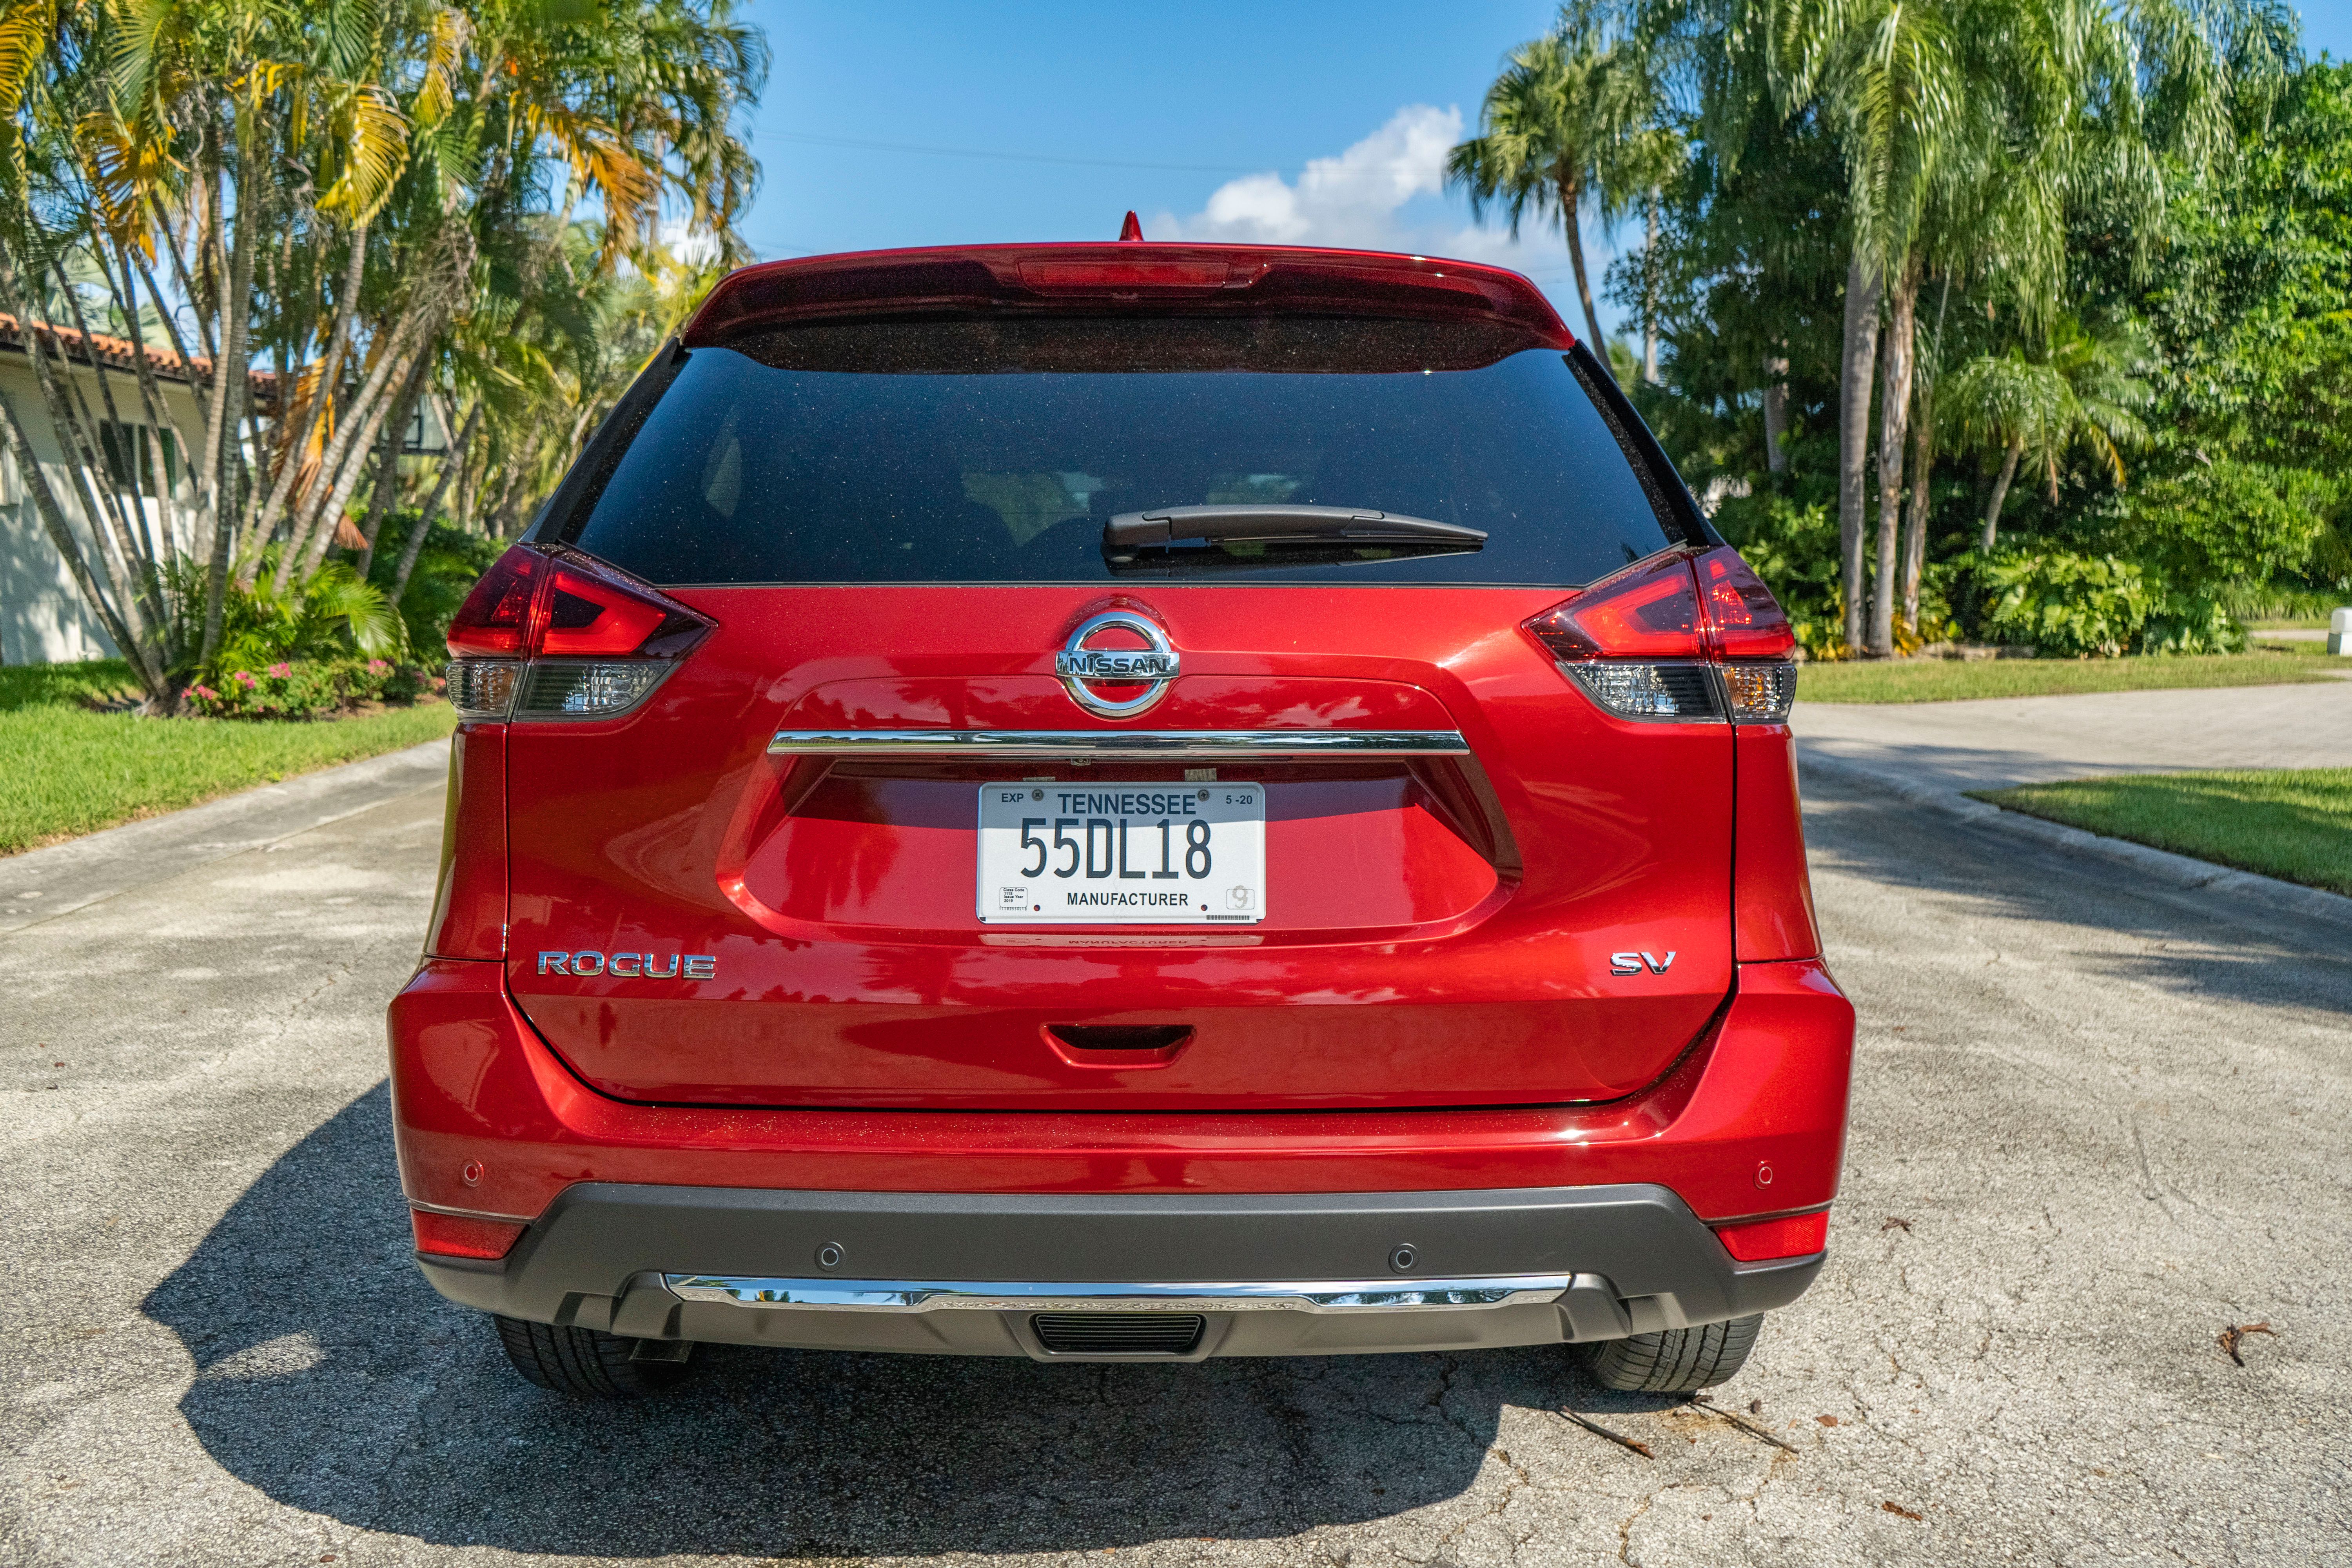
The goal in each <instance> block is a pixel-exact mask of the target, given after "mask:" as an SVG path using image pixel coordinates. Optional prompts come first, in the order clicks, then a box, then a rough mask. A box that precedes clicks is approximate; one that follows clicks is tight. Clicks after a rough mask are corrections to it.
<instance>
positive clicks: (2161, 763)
mask: <svg viewBox="0 0 2352 1568" xmlns="http://www.w3.org/2000/svg"><path fill="white" fill-rule="evenodd" d="M1790 728H1792V729H1793V730H1795V731H1796V732H1797V741H1798V752H1799V754H1800V755H1801V756H1802V757H1804V758H1806V759H1809V760H1811V759H1832V760H1835V761H1838V762H1845V763H1858V764H1861V765H1863V766H1864V767H1868V768H1872V769H1875V770H1884V771H1885V772H1888V773H1898V774H1900V775H1901V776H1902V777H1904V778H1906V779H1907V780H1909V781H1911V782H1913V783H1915V784H1927V785H1931V786H1935V785H1939V786H1941V787H1942V788H1944V789H1946V790H1951V791H1959V790H1971V789H1990V788H1998V787H2000V785H2003V784H2041V783H2045V782H2047V781H2050V780H2053V779H2082V778H2095V777H2097V776H2099V775H2101V774H2103V773H2181V772H2187V771H2189V770H2192V769H2199V768H2341V767H2352V680H2342V681H2331V682H2328V683H2327V684H2325V685H2321V684H2317V683H2314V684H2311V685H2305V686H2240V687H2225V688H2221V689H2207V690H2192V691H2102V692H2094V693H2088V694H2085V695H2083V696H2076V697H2000V698H1990V699H1983V700H1976V701H1969V702H1886V703H1831V702H1804V701H1800V702H1799V703H1798V704H1797V710H1796V713H1795V714H1794V715H1793V716H1792V717H1791V719H1790Z"/></svg>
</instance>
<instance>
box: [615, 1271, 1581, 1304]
mask: <svg viewBox="0 0 2352 1568" xmlns="http://www.w3.org/2000/svg"><path fill="white" fill-rule="evenodd" d="M1572 1278H1573V1277H1572V1276H1570V1275H1566V1274H1542V1275H1512V1276H1506V1277H1504V1278H1501V1279H1431V1280H1417V1279H1416V1280H1403V1279H1374V1280H1324V1279H1316V1280H1307V1281H1303V1282H1297V1283H1272V1284H1235V1285H1077V1284H1051V1285H1043V1284H1029V1283H1025V1282H1016V1281H1011V1280H977V1281H974V1280H935V1281H916V1280H907V1279H759V1278H754V1277H750V1276H744V1275H733V1274H665V1275H663V1276H662V1282H663V1283H664V1284H665V1285H667V1286H668V1287H669V1289H670V1291H671V1292H672V1293H673V1294H675V1295H677V1296H681V1297H684V1298H685V1299H686V1300H689V1301H717V1302H723V1303H731V1304H733V1305H735V1306H738V1307H774V1308H797V1309H803V1310H811V1311H827V1312H937V1311H950V1310H951V1311H971V1312H1133V1311H1144V1310H1151V1311H1161V1310H1165V1311H1185V1312H1264V1311H1280V1312H1390V1311H1427V1310H1447V1309H1465V1308H1467V1309H1472V1310H1484V1309H1486V1308H1493V1307H1518V1306H1528V1305H1538V1304H1541V1303H1543V1302H1546V1301H1556V1300H1559V1298H1560V1297H1561V1296H1563V1295H1565V1294H1566V1293H1567V1291H1568V1288H1569V1285H1570V1280H1571V1279H1572Z"/></svg>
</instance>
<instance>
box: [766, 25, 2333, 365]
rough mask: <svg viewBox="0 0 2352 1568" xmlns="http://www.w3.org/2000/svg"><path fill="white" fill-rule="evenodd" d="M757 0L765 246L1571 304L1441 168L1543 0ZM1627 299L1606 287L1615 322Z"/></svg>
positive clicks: (1570, 285) (1553, 279)
mask: <svg viewBox="0 0 2352 1568" xmlns="http://www.w3.org/2000/svg"><path fill="white" fill-rule="evenodd" d="M2301 9H2302V11H2303V15H2304V21H2305V43H2306V46H2307V47H2309V48H2310V49H2312V51H2313V52H2314V53H2316V52H2317V51H2318V50H2320V49H2322V48H2326V49H2327V50H2329V51H2331V52H2332V53H2333V54H2335V55H2336V58H2346V57H2347V56H2352V0H2326V3H2318V4H2312V5H2305V6H2304V7H2302V8H2301ZM744 10H745V13H746V15H747V16H748V17H749V19H750V20H751V21H753V22H755V23H757V24H758V25H760V26H761V27H763V28H765V29H766V31H767V34H768V38H769V43H770V46H771V47H772V49H773V50H774V53H775V65H774V69H773V71H772V74H771V75H770V78H769V83H768V90H767V95H766V97H765V99H764V100H763V101H762V102H761V107H760V110H759V113H758V116H757V120H756V121H755V133H756V142H755V145H756V147H757V149H758V153H759V156H760V160H761V163H762V165H763V166H764V168H765V171H766V177H765V181H764V183H763V184H762V186H761V193H760V196H759V200H758V202H757V203H756V204H755V205H754V206H753V207H752V210H751V215H750V216H749V218H748V220H747V221H746V222H745V224H744V231H745V233H746V235H747V237H749V238H750V240H751V244H752V245H753V246H754V247H756V248H757V249H758V251H759V253H760V255H761V257H763V258H776V257H784V256H797V255H807V254H811V253H814V252H819V251H830V250H864V249H872V248H878V247H888V246H902V245H931V244H950V243H958V242H975V241H984V240H1018V239H1092V238H1102V239H1109V238H1113V237H1116V236H1117V234H1118V221H1119V216H1120V215H1121V214H1122V213H1124V212H1126V211H1127V209H1129V207H1133V208H1134V209H1136V210H1137V211H1138V212H1139V213H1140V214H1141V215H1142V216H1143V223H1144V233H1145V235H1146V236H1147V237H1152V238H1160V237H1179V236H1202V237H1230V238H1234V239H1244V240H1266V241H1284V242H1293V241H1295V242H1298V243H1306V244H1333V245H1362V246H1370V247H1377V248H1396V249H1407V250H1418V251H1423V252H1426V253H1432V254H1437V255H1448V256H1461V257H1466V258H1472V259H1476V260H1486V261H1496V262H1500V263H1502V264H1503V265H1505V266H1509V267H1515V268H1517V269H1519V270H1520V271H1523V272H1526V273H1528V275H1529V276H1531V277H1532V278H1534V279H1535V280H1536V282H1537V283H1538V284H1539V285H1541V286H1542V287H1543V288H1544V289H1545V290H1546V291H1547V292H1549V294H1550V295H1551V297H1552V299H1553V301H1554V303H1555V304H1556V305H1557V306H1558V307H1559V311H1560V314H1561V315H1562V316H1563V317H1566V318H1568V319H1570V321H1574V319H1575V317H1576V314H1577V310H1576V305H1575V286H1574V281H1573V279H1572V278H1571V276H1570V270H1569V264H1568V251H1567V247H1566V246H1565V244H1563V243H1562V241H1561V239H1560V238H1559V236H1558V234H1557V233H1556V232H1552V233H1537V232H1533V231H1529V232H1526V233H1523V235H1522V236H1521V238H1520V240H1519V242H1517V243H1516V244H1514V243H1513V242H1512V241H1510V240H1509V238H1508V237H1507V236H1506V235H1504V234H1503V233H1502V232H1501V231H1500V230H1499V229H1497V228H1483V229H1482V228H1480V227H1478V226H1475V225H1473V224H1472V222H1471V220H1470V216H1469V211H1468V208H1467V207H1466V205H1465V204H1464V203H1463V202H1462V201H1461V200H1460V199H1459V198H1457V197H1449V196H1447V195H1444V194H1443V192H1442V191H1441V190H1440V189H1439V182H1438V179H1437V173H1436V168H1437V166H1436V160H1437V159H1438V158H1440V157H1442V156H1443V153H1444V147H1445V146H1447V145H1450V144H1451V143H1452V142H1454V141H1455V140H1458V139H1459V138H1460V137H1461V136H1463V135H1465V134H1467V133H1470V132H1474V131H1475V127H1476V121H1477V113H1478V102H1479V100H1480V98H1481V96H1482V95H1483V94H1484V93H1485V91H1486V84H1487V83H1488V82H1489V81H1490V80H1492V79H1493V78H1494V74H1495V70H1496V66H1497V64H1498V63H1499V62H1500V60H1501V58H1502V57H1503V55H1504V54H1505V53H1506V51H1507V50H1508V49H1509V48H1510V47H1512V46H1514V45H1516V44H1517V43H1519V42H1521V41H1523V40H1525V39H1528V38H1530V37H1536V36H1537V35H1538V34H1539V33H1541V32H1542V31H1543V29H1544V27H1545V26H1546V25H1547V23H1548V22H1549V19H1550V16H1551V14H1552V11H1553V5H1552V4H1551V3H1550V0H1452V3H1451V4H1447V5H1428V4H1426V3H1423V4H1414V5H1407V4H1403V3H1401V0H1350V3H1349V4H1345V5H1339V4H1297V3H1293V4H1267V3H1265V0H1256V3H1255V4H1236V3H1234V0H1190V3H1189V4H1184V5H1102V4H1100V3H1099V0H1097V3H1096V4H1090V5H1076V4H1064V3H1059V0H1055V3H1046V0H1023V3H1017V4H1006V3H1004V0H999V4H997V5H971V4H969V3H966V4H961V5H944V4H931V3H929V0H899V3H898V4H895V5H887V6H886V5H841V4H832V5H819V4H811V3H809V0H747V4H746V5H745V7H744ZM904 149H919V150H915V151H909V150H904ZM973 154H992V155H991V156H977V155H973ZM1587 244H1588V247H1590V252H1591V256H1592V259H1593V261H1594V264H1595V268H1596V276H1595V278H1594V287H1595V289H1598V288H1599V287H1600V279H1599V276H1598V269H1599V268H1601V267H1602V266H1605V264H1606V257H1607V254H1608V250H1609V247H1608V242H1607V238H1606V237H1604V236H1602V235H1600V234H1597V233H1594V232H1593V231H1592V230H1591V228H1590V227H1589V226H1588V229H1587ZM1613 315H1614V312H1612V311H1611V310H1609V309H1608V307H1607V306H1606V305H1605V304H1604V305H1603V307H1602V316H1601V320H1602V322H1603V324H1604V325H1610V324H1612V319H1613Z"/></svg>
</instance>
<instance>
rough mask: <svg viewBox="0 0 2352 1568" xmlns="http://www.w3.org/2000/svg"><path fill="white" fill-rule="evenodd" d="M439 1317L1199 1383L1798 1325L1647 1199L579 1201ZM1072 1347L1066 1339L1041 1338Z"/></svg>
mask: <svg viewBox="0 0 2352 1568" xmlns="http://www.w3.org/2000/svg"><path fill="white" fill-rule="evenodd" d="M420 1262H421V1263H422V1265H423V1267H424V1269H425V1277H426V1278H427V1279H430V1280H431V1281H432V1283H433V1285H434V1288H435V1289H437V1290H439V1291H440V1292H441V1293H442V1294H443V1295H444V1296H446V1297H448V1298H449V1299H450V1300H454V1301H457V1302H459V1303H461V1304H463V1305H466V1306H469V1307H477V1308H480V1309H483V1310H488V1311H496V1312H502V1313H505V1314H506V1315H508V1316H509V1317H516V1318H526V1319H531V1320H534V1321H540V1322H551V1323H576V1324H578V1325H580V1326H581V1327H583V1328H593V1329H602V1330H606V1331H611V1332H614V1333H622V1334H629V1335H635V1336H636V1337H639V1338H644V1339H654V1340H691V1341H701V1342H714V1343H733V1344H755V1345H774V1346H780V1347H799V1348H804V1349H812V1350H850V1351H907V1352H930V1353H934V1354H950V1355H954V1354H962V1355H1027V1356H1033V1357H1035V1358H1038V1359H1040V1360H1051V1361H1068V1360H1125V1359H1144V1360H1156V1361H1167V1360H1200V1359H1202V1358H1204V1357H1207V1356H1211V1355H1225V1356H1231V1355H1316V1354H1334V1353H1348V1352H1371V1351H1409V1350H1467V1349H1475V1348H1479V1347H1483V1346H1501V1345H1525V1344H1557V1343H1562V1342H1575V1341H1586V1340H1606V1339H1617V1338H1622V1337H1623V1336H1625V1335H1627V1334H1633V1333H1644V1332H1650V1331H1655V1330H1659V1329H1668V1328H1682V1327H1686V1326H1689V1325H1692V1324H1696V1323H1709V1322H1720V1321H1724V1320H1726V1319H1729V1318H1737V1317H1742V1316H1745V1315H1747V1314H1748V1313H1750V1312H1760V1311H1766V1310H1770V1309H1773V1308H1776V1307H1780V1306H1785V1305H1786V1304H1787V1303H1789V1302H1790V1301H1792V1300H1795V1299H1796V1298H1797V1296H1798V1295H1799V1294H1801V1292H1802V1291H1803V1290H1804V1289H1805V1287H1806V1286H1807V1285H1809V1284H1811V1282H1812V1279H1813V1276H1814V1274H1815V1273H1817V1272H1818V1271H1819V1270H1820V1268H1821V1264H1822V1259H1821V1258H1820V1257H1819V1256H1815V1257H1811V1258H1794V1259H1788V1260H1781V1261H1775V1262H1772V1263H1765V1264H1738V1263H1735V1262H1734V1261H1733V1260H1732V1259H1731V1258H1730V1256H1729V1255H1728V1254H1727V1253H1726V1252H1725V1251H1724V1249H1723V1247H1722V1245H1721V1244H1720V1243H1719V1242H1717V1240H1716V1239H1715V1236H1714V1233H1713V1232H1711V1231H1710V1230H1708V1229H1707V1227H1706V1226H1705V1225H1703V1224H1702V1223H1700V1221H1699V1220H1698V1218H1697V1217H1696V1215H1693V1214H1692V1213H1691V1212H1690V1210H1689V1209H1688V1208H1687V1207H1685V1205H1684V1204H1683V1203H1682V1200H1681V1199H1679V1198H1677V1197H1675V1194H1673V1193H1671V1192H1670V1191H1668V1190H1667V1189H1665V1188H1664V1187H1659V1186H1650V1185H1623V1186H1607V1187H1565V1188H1515V1189H1506V1190H1499V1191H1497V1190H1488V1191H1471V1192H1435V1193H1329V1194H1325V1193H1317V1194H1070V1195H1062V1194H962V1193H955V1194H948V1193H824V1192H771V1191H754V1190H747V1189H741V1188H728V1187H719V1188H714V1187H657V1186H624V1185H616V1184H603V1183H585V1184H581V1185H578V1186H575V1187H572V1188H571V1189H569V1190H568V1191H566V1192H565V1193H564V1194H562V1196H561V1197H560V1198H558V1199H557V1201H556V1202H555V1204H554V1205H551V1207H550V1209H549V1210H548V1212H547V1214H546V1215H543V1216H541V1219H540V1220H539V1222H538V1223H536V1224H534V1225H533V1226H530V1229H529V1230H528V1231H526V1232H525V1233H524V1235H523V1237H522V1239H521V1240H520V1241H519V1242H518V1243H517V1244H516V1245H515V1248H514V1250H513V1251H512V1252H510V1253H509V1254H508V1256H507V1257H506V1258H503V1259H500V1260H499V1261H498V1262H495V1263H470V1262H464V1261H458V1260H453V1259H448V1258H421V1259H420ZM1038 1314H1045V1316H1046V1318H1047V1320H1048V1321H1049V1323H1050V1322H1060V1321H1066V1315H1067V1314H1101V1315H1104V1316H1105V1318H1106V1319H1118V1320H1119V1321H1124V1322H1149V1321H1151V1320H1150V1319H1148V1318H1139V1317H1137V1316H1136V1315H1137V1314H1191V1315H1197V1316H1198V1318H1199V1320H1200V1327H1199V1331H1198V1332H1197V1333H1196V1334H1194V1335H1192V1338H1191V1340H1190V1341H1189V1342H1188V1343H1189V1345H1190V1348H1189V1349H1187V1350H1185V1351H1183V1352H1181V1353H1171V1352H1144V1353H1139V1354H1137V1355H1132V1356H1129V1355H1123V1354H1116V1353H1100V1352H1097V1353H1087V1354H1071V1353H1066V1352H1055V1351H1054V1350H1052V1349H1050V1348H1048V1346H1047V1344H1046V1343H1045V1342H1044V1341H1041V1340H1040V1339H1039V1337H1038V1332H1037V1327H1036V1324H1035V1322H1034V1321H1033V1320H1034V1319H1035V1318H1036V1316H1037V1315H1038ZM1049 1338H1058V1339H1059V1342H1068V1340H1067V1336H1058V1337H1057V1336H1053V1335H1049Z"/></svg>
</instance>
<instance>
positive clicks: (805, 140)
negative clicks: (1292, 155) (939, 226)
mask: <svg viewBox="0 0 2352 1568" xmlns="http://www.w3.org/2000/svg"><path fill="white" fill-rule="evenodd" d="M751 134H752V135H753V137H754V138H756V139H758V140H761V141H768V142H800V143H802V144H803V145H804V146H810V147H845V148H850V149H853V150H855V151H857V152H863V153H917V154H919V155H921V156H924V157H931V158H982V159H987V160H990V161H992V162H996V163H1060V164H1065V165H1067V166H1069V167H1072V168H1081V169H1148V170H1150V171H1153V172H1154V173H1158V174H1263V173H1265V171H1264V170H1263V169H1258V168H1244V167H1243V166H1241V165H1240V164H1238V163H1126V162H1122V161H1120V160H1118V159H1113V158H1057V157H1054V156H1051V155H1049V154H1046V153H986V152H982V151H981V150H980V149H978V148H975V147H927V146H923V145H921V144H919V143H917V142H868V141H866V140H864V139H862V138H859V137H855V136H812V135H810V134H808V133H807V132H801V131H756V130H755V131H754V132H752V133H751Z"/></svg>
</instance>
